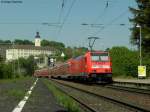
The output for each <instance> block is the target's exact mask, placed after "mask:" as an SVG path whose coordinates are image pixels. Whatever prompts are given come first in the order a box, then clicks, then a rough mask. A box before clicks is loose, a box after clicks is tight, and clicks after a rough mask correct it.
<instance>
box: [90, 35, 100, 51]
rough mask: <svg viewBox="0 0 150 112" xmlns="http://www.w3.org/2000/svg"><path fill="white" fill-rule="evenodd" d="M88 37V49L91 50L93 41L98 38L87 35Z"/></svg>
mask: <svg viewBox="0 0 150 112" xmlns="http://www.w3.org/2000/svg"><path fill="white" fill-rule="evenodd" d="M88 39H89V48H90V51H92V50H93V46H94V43H95V41H96V39H99V37H88Z"/></svg>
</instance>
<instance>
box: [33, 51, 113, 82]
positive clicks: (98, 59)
mask: <svg viewBox="0 0 150 112" xmlns="http://www.w3.org/2000/svg"><path fill="white" fill-rule="evenodd" d="M34 76H36V77H50V78H59V79H67V80H76V81H83V82H108V83H110V82H112V62H111V57H110V55H109V52H107V51H88V52H86V53H85V54H84V55H82V56H78V57H75V58H71V59H69V60H68V61H66V62H64V63H61V64H58V65H56V66H54V67H49V68H44V69H41V70H37V71H35V73H34Z"/></svg>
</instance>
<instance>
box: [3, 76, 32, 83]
mask: <svg viewBox="0 0 150 112" xmlns="http://www.w3.org/2000/svg"><path fill="white" fill-rule="evenodd" d="M29 79H31V77H20V78H13V79H0V83H9V82H10V83H11V82H12V83H16V82H17V81H19V80H20V81H21V80H29Z"/></svg>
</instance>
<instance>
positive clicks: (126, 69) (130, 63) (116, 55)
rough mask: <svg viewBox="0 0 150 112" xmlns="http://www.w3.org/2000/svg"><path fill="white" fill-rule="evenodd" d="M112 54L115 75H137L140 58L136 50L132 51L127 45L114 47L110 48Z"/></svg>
mask: <svg viewBox="0 0 150 112" xmlns="http://www.w3.org/2000/svg"><path fill="white" fill-rule="evenodd" d="M110 55H111V58H112V69H113V75H117V76H121V75H122V76H133V77H135V76H137V66H138V63H139V60H138V54H137V52H136V51H131V50H129V49H128V48H126V47H113V48H112V49H110Z"/></svg>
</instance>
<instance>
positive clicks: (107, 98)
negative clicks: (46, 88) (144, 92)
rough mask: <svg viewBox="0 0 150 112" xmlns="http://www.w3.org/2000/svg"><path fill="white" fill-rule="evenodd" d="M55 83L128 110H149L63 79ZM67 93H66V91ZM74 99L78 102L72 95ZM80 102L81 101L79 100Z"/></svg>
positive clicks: (147, 111) (144, 111)
mask: <svg viewBox="0 0 150 112" xmlns="http://www.w3.org/2000/svg"><path fill="white" fill-rule="evenodd" d="M53 81H54V82H55V83H59V84H61V85H63V86H67V87H69V88H72V89H76V90H78V91H81V92H84V93H87V94H90V95H92V96H96V97H98V98H100V99H103V100H106V101H107V102H109V103H110V102H111V103H114V104H117V105H119V106H123V107H125V108H128V109H129V110H133V111H141V112H150V109H149V108H145V107H143V106H140V105H135V104H132V103H130V102H125V101H121V100H117V99H114V98H111V97H109V96H104V95H100V94H97V93H94V92H93V91H88V90H85V89H82V88H78V87H75V86H72V85H69V84H66V83H64V81H57V80H53ZM67 94H68V93H67ZM71 97H73V96H71ZM73 98H74V99H75V100H77V101H78V102H80V101H79V100H78V99H76V98H75V97H73ZM80 103H81V102H80ZM83 105H85V106H87V107H88V108H91V107H90V106H89V105H87V104H86V103H84V104H83ZM91 110H93V111H92V112H98V111H96V110H95V109H93V108H92V109H91Z"/></svg>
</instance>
